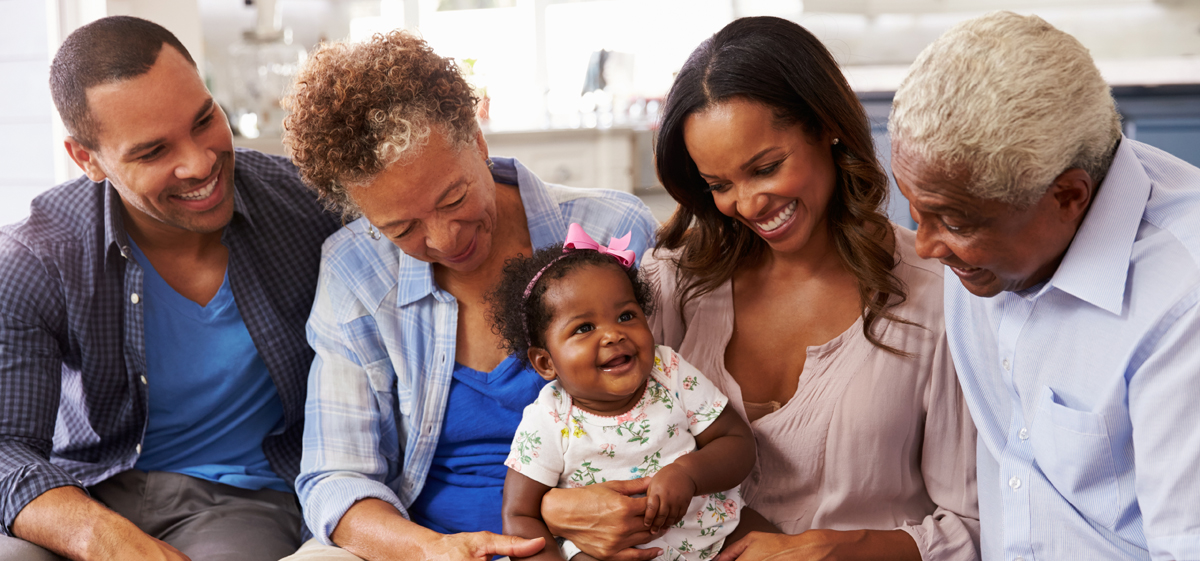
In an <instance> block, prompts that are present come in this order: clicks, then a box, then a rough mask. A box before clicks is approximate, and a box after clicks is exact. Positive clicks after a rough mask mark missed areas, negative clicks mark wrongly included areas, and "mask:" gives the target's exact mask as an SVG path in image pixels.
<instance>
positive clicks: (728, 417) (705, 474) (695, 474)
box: [522, 407, 756, 538]
mask: <svg viewBox="0 0 1200 561" xmlns="http://www.w3.org/2000/svg"><path fill="white" fill-rule="evenodd" d="M696 448H697V449H696V450H695V451H694V452H692V453H690V454H684V455H683V456H681V457H680V458H679V459H677V460H675V461H674V462H671V464H670V465H667V466H666V467H664V468H662V469H661V470H659V471H658V473H657V474H655V475H654V478H653V479H651V480H650V488H649V490H647V491H646V497H647V499H648V500H647V502H646V525H647V526H650V528H651V531H658V529H659V528H662V527H663V526H671V525H673V524H675V523H676V522H679V521H680V520H682V519H683V516H684V515H685V514H687V508H688V505H689V504H690V503H691V500H692V497H694V496H696V495H703V494H707V493H716V492H718V491H725V490H727V489H732V488H734V487H736V486H738V485H740V484H741V483H742V481H743V480H744V479H746V476H747V475H750V470H751V469H753V468H754V459H755V457H756V449H755V445H754V433H753V432H752V431H751V430H750V425H748V424H746V421H744V420H742V417H741V416H740V415H738V414H737V412H736V411H734V410H733V408H732V407H726V408H725V410H724V411H721V414H720V415H719V416H718V417H717V419H716V420H715V421H713V422H712V424H710V425H709V426H708V427H707V428H705V429H704V432H702V433H700V434H699V435H697V436H696ZM522 537H530V538H532V537H536V536H524V535H522Z"/></svg>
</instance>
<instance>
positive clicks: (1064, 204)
mask: <svg viewBox="0 0 1200 561" xmlns="http://www.w3.org/2000/svg"><path fill="white" fill-rule="evenodd" d="M1096 187H1097V186H1096V182H1095V181H1094V180H1092V176H1091V175H1090V174H1088V172H1086V171H1084V170H1082V169H1080V168H1071V169H1068V170H1067V171H1064V172H1062V173H1061V174H1059V175H1058V177H1056V178H1054V183H1052V184H1051V185H1050V194H1051V195H1053V196H1054V202H1055V204H1056V205H1057V208H1058V212H1059V216H1061V217H1062V219H1063V222H1065V223H1072V224H1074V223H1078V222H1079V221H1080V220H1082V219H1083V215H1084V214H1085V213H1086V212H1087V209H1088V207H1089V206H1091V204H1092V199H1094V198H1095V197H1096Z"/></svg>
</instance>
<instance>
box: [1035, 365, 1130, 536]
mask: <svg viewBox="0 0 1200 561" xmlns="http://www.w3.org/2000/svg"><path fill="white" fill-rule="evenodd" d="M1060 401H1061V400H1060V399H1059V398H1058V396H1057V395H1055V393H1054V390H1052V389H1050V387H1048V386H1043V387H1042V391H1041V393H1040V394H1039V395H1038V404H1037V409H1038V411H1037V415H1036V417H1035V418H1034V422H1033V427H1032V434H1031V435H1030V437H1029V439H1030V443H1031V445H1032V446H1033V452H1034V457H1035V458H1036V460H1037V463H1038V466H1039V467H1040V468H1041V471H1042V473H1044V474H1045V476H1046V479H1048V480H1050V483H1051V484H1052V485H1054V488H1055V489H1057V490H1058V492H1059V493H1060V494H1061V495H1062V496H1063V498H1065V499H1067V501H1069V502H1070V503H1071V505H1072V506H1074V507H1075V508H1076V509H1077V510H1079V512H1080V513H1081V514H1083V515H1084V516H1086V517H1088V518H1089V519H1091V520H1092V521H1093V522H1095V523H1097V524H1100V525H1102V526H1105V527H1109V528H1111V527H1112V525H1113V524H1114V523H1116V520H1117V514H1118V512H1119V508H1120V500H1119V499H1120V487H1119V486H1118V484H1117V470H1116V462H1115V461H1114V460H1113V454H1112V445H1111V443H1110V442H1109V438H1108V430H1107V424H1106V423H1105V421H1104V417H1103V416H1102V415H1099V414H1097V413H1092V412H1090V411H1079V410H1077V409H1072V408H1070V407H1068V406H1066V405H1064V404H1062V403H1060Z"/></svg>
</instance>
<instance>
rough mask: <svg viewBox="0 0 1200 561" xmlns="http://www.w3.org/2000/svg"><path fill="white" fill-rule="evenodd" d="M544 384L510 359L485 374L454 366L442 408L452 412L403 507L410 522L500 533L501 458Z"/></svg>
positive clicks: (453, 530) (452, 529)
mask: <svg viewBox="0 0 1200 561" xmlns="http://www.w3.org/2000/svg"><path fill="white" fill-rule="evenodd" d="M544 385H546V381H545V380H543V379H542V377H541V376H539V375H538V373H537V371H535V370H534V369H533V367H531V366H529V365H528V364H527V363H525V362H524V361H520V360H517V358H516V357H515V356H510V357H508V358H506V359H504V361H503V362H501V363H500V364H499V365H498V366H496V368H495V369H493V370H492V371H491V372H480V371H478V370H475V369H473V368H470V367H467V366H463V365H461V364H455V365H454V377H453V379H451V381H450V395H449V397H448V398H447V402H448V405H447V408H446V410H447V411H455V412H457V414H455V415H446V422H445V425H444V426H443V427H442V436H441V438H440V439H438V443H437V450H436V451H435V452H434V456H433V463H432V465H430V467H429V478H428V479H426V480H425V488H424V489H422V490H421V494H420V495H418V496H417V499H416V501H414V502H413V504H412V506H410V507H409V509H408V514H409V516H411V517H412V520H413V522H416V523H418V524H420V525H422V526H424V527H426V528H429V529H431V530H435V531H437V532H442V533H447V534H452V533H457V532H479V531H484V530H486V531H489V532H494V533H497V534H500V533H503V521H502V520H501V517H500V503H501V500H502V497H503V495H504V478H505V476H506V475H508V468H507V467H505V466H504V460H505V458H507V457H508V450H509V447H510V446H511V445H512V440H513V434H514V433H516V432H517V425H519V424H520V423H521V415H522V413H523V412H524V411H525V406H527V405H529V404H530V403H533V400H534V399H537V395H538V392H539V391H541V389H542V386H544Z"/></svg>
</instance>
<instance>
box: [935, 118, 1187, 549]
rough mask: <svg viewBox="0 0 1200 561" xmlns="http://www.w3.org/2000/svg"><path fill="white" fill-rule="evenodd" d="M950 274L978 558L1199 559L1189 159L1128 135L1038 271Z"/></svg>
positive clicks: (952, 334)
mask: <svg viewBox="0 0 1200 561" xmlns="http://www.w3.org/2000/svg"><path fill="white" fill-rule="evenodd" d="M945 286H946V331H947V334H948V336H949V342H950V347H951V350H952V352H953V354H954V362H955V366H956V367H957V369H958V376H959V380H960V381H961V382H962V386H963V393H964V394H965V395H966V398H967V403H968V405H969V407H970V409H971V414H972V416H973V417H974V418H975V425H976V426H977V427H978V429H979V439H978V445H977V453H978V470H979V511H980V517H979V518H980V524H981V528H982V543H981V547H982V552H983V558H984V559H985V560H988V561H998V560H1006V561H1012V560H1017V561H1020V560H1024V561H1035V560H1038V561H1049V560H1054V561H1063V560H1071V559H1079V560H1096V559H1200V406H1198V405H1197V401H1198V400H1197V397H1198V396H1200V307H1198V306H1197V301H1198V300H1200V169H1197V168H1195V167H1192V166H1191V165H1188V164H1187V163H1185V162H1183V161H1181V160H1179V159H1177V158H1175V157H1173V156H1171V155H1169V154H1167V153H1165V152H1162V151H1161V150H1158V149H1156V148H1153V147H1151V146H1147V145H1145V144H1142V143H1139V142H1136V141H1132V140H1129V139H1125V138H1123V139H1122V140H1121V144H1120V146H1119V148H1118V150H1117V154H1116V158H1115V160H1114V161H1113V165H1112V168H1111V170H1110V171H1109V174H1108V176H1107V177H1106V178H1105V180H1104V183H1103V184H1102V185H1101V187H1100V190H1099V192H1098V193H1097V196H1096V199H1095V202H1094V203H1093V204H1092V207H1091V209H1090V210H1089V211H1088V215H1087V217H1086V219H1085V220H1084V221H1083V224H1082V225H1081V226H1080V228H1079V231H1078V232H1077V234H1076V236H1075V239H1074V240H1073V241H1072V242H1071V246H1070V247H1069V248H1068V250H1067V252H1066V255H1065V256H1064V258H1063V261H1062V263H1061V264H1060V265H1059V267H1058V270H1057V271H1056V272H1055V273H1054V275H1053V276H1052V277H1051V278H1050V279H1049V280H1048V281H1046V282H1045V283H1042V284H1041V285H1038V286H1035V287H1033V288H1031V289H1029V290H1026V291H1024V292H1022V293H1012V292H1005V293H1002V294H1000V295H999V296H996V297H994V298H979V297H975V296H972V295H971V294H969V293H968V292H967V291H966V289H964V288H963V286H962V284H961V283H960V282H959V281H958V279H957V278H956V277H955V276H954V275H950V274H947V275H946V285H945Z"/></svg>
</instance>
